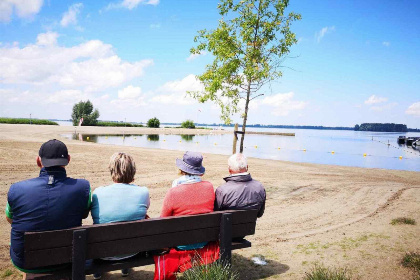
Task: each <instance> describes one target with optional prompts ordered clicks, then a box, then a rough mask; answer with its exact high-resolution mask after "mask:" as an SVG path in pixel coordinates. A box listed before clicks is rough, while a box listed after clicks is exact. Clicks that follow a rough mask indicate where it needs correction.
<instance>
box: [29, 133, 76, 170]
mask: <svg viewBox="0 0 420 280" xmlns="http://www.w3.org/2000/svg"><path fill="white" fill-rule="evenodd" d="M36 161H37V164H38V166H39V167H52V166H66V165H67V164H69V162H70V155H69V152H68V150H67V147H66V145H65V144H64V143H63V142H61V141H59V140H57V139H52V140H50V141H47V142H45V143H44V144H42V146H41V148H40V149H39V156H38V157H37V159H36Z"/></svg>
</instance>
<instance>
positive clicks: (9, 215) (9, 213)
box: [6, 203, 13, 224]
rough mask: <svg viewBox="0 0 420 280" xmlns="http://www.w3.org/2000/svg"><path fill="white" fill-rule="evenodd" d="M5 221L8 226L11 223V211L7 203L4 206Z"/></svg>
mask: <svg viewBox="0 0 420 280" xmlns="http://www.w3.org/2000/svg"><path fill="white" fill-rule="evenodd" d="M6 220H7V222H9V224H12V223H13V211H12V209H11V208H10V205H9V203H7V205H6Z"/></svg>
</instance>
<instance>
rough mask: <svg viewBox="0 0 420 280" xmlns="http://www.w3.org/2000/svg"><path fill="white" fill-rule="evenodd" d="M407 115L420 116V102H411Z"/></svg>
mask: <svg viewBox="0 0 420 280" xmlns="http://www.w3.org/2000/svg"><path fill="white" fill-rule="evenodd" d="M405 113H406V114H407V115H413V116H417V117H420V102H416V103H413V104H411V105H410V106H409V107H408V108H407V110H406V111H405Z"/></svg>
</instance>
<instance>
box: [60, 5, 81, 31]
mask: <svg viewBox="0 0 420 280" xmlns="http://www.w3.org/2000/svg"><path fill="white" fill-rule="evenodd" d="M82 8H83V4H82V3H76V4H73V5H71V6H70V7H69V9H68V11H67V12H65V13H64V14H63V17H62V18H61V21H60V24H61V26H63V27H67V26H69V25H70V24H72V25H77V16H78V15H79V14H80V12H81V10H82Z"/></svg>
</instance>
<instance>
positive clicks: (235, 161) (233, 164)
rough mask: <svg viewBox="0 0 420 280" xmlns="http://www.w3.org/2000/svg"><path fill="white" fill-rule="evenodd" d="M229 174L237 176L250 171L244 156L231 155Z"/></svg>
mask: <svg viewBox="0 0 420 280" xmlns="http://www.w3.org/2000/svg"><path fill="white" fill-rule="evenodd" d="M228 166H229V173H230V174H237V173H244V172H247V171H248V163H247V161H246V157H245V156H244V155H243V154H234V155H231V156H230V157H229V159H228Z"/></svg>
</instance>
